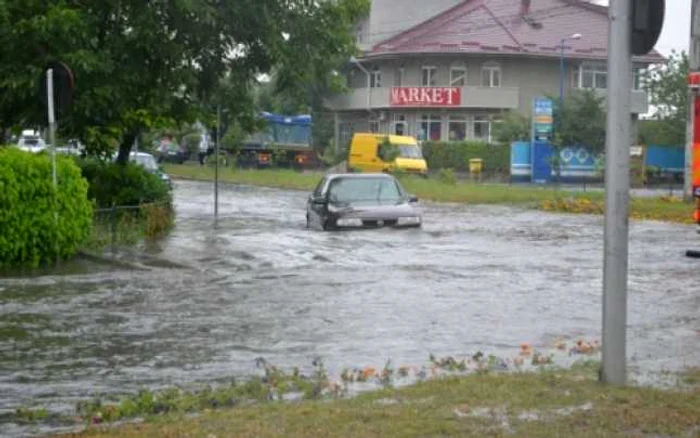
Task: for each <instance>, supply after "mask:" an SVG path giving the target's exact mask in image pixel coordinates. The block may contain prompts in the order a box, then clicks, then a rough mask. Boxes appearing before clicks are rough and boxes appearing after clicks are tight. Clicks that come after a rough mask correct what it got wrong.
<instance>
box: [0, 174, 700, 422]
mask: <svg viewBox="0 0 700 438" xmlns="http://www.w3.org/2000/svg"><path fill="white" fill-rule="evenodd" d="M175 194H176V196H175V197H176V207H177V215H178V216H177V227H176V230H175V231H174V233H173V234H172V235H171V236H170V237H169V238H168V239H166V240H164V241H162V242H160V243H159V244H158V245H155V246H151V247H149V248H148V253H149V254H150V257H151V258H150V259H149V260H151V262H149V263H146V262H143V260H145V259H143V258H142V257H140V256H137V255H125V254H122V259H123V260H126V261H130V262H135V263H137V264H138V265H139V266H140V267H141V269H127V268H126V267H125V266H124V265H119V266H118V267H110V268H106V267H104V266H100V265H99V264H94V265H90V268H89V269H82V270H81V269H74V270H71V272H70V275H55V274H54V275H45V276H42V277H39V278H3V279H0V435H3V434H5V435H7V436H14V435H17V434H21V433H28V432H27V431H28V429H23V428H20V427H18V426H15V425H12V424H10V423H8V420H7V419H8V418H9V417H8V416H7V414H9V413H11V412H13V411H14V409H16V408H17V407H18V406H27V405H33V404H36V403H39V404H42V405H44V406H47V407H48V408H49V409H50V410H52V411H57V412H70V411H71V410H72V408H73V406H74V404H75V402H76V401H78V400H81V399H85V398H89V397H93V396H95V395H105V394H115V393H124V392H130V391H136V390H138V389H139V388H141V387H144V386H145V387H149V388H159V387H163V386H169V385H174V384H180V383H185V382H202V383H203V382H212V381H217V380H220V379H223V378H227V377H231V376H237V375H247V374H251V373H253V372H255V359H256V358H258V357H264V358H265V359H267V361H268V362H269V363H273V364H276V365H279V366H283V367H285V366H288V367H291V366H296V365H308V364H310V363H311V361H312V360H313V359H314V358H315V357H317V356H320V357H322V358H323V360H324V363H325V364H326V366H327V367H328V368H329V369H330V370H331V371H338V370H340V369H341V368H343V367H346V366H347V367H364V366H368V365H371V366H382V365H383V364H384V362H385V361H386V360H387V359H391V360H392V363H393V364H396V365H398V364H408V365H421V364H424V363H425V362H426V360H427V357H428V355H429V354H430V353H433V354H435V355H436V356H444V355H456V356H458V355H467V354H468V355H471V354H473V353H475V352H477V351H483V352H485V353H486V354H496V355H513V354H514V353H515V352H517V350H518V348H519V345H520V344H521V343H522V342H530V343H532V344H533V345H534V347H535V348H542V349H546V348H548V347H549V346H550V345H551V343H552V341H553V340H554V339H555V338H558V337H564V338H567V339H570V340H573V339H578V338H579V337H585V338H594V339H599V338H600V327H601V272H602V254H603V250H602V227H603V221H602V218H600V217H590V216H569V215H552V214H547V213H542V212H537V211H527V210H519V209H514V208H508V207H502V206H462V205H446V204H441V205H438V204H426V205H424V212H425V224H424V228H423V229H422V230H402V231H399V230H370V231H353V232H340V233H323V232H319V231H312V230H307V229H306V228H305V220H304V208H305V201H306V196H307V194H306V193H303V192H295V191H280V190H272V189H260V188H251V187H240V186H222V188H221V193H220V215H221V219H220V221H219V224H218V226H217V227H216V228H215V227H214V226H213V193H212V184H206V183H195V182H177V183H176V189H175ZM630 238H631V241H630V290H629V319H628V322H629V330H628V341H629V348H628V354H629V357H630V364H631V366H632V367H633V369H635V370H637V371H639V372H647V371H658V370H674V369H678V368H682V367H684V366H690V365H694V366H698V365H700V262H698V261H697V260H693V259H687V258H685V257H684V252H685V250H686V249H688V246H689V245H693V244H694V245H695V246H696V247H700V239H698V237H697V236H696V235H695V234H694V229H693V227H687V226H682V225H669V224H662V223H653V222H648V223H633V224H632V226H631V236H630ZM153 257H155V258H156V259H157V262H156V263H153V262H152V258H153ZM3 414H5V415H6V416H5V419H6V420H5V421H4V423H3V420H2V418H3Z"/></svg>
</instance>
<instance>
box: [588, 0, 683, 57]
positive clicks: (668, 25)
mask: <svg viewBox="0 0 700 438" xmlns="http://www.w3.org/2000/svg"><path fill="white" fill-rule="evenodd" d="M600 3H601V4H608V3H609V2H608V1H607V0H601V1H600ZM689 40H690V0H667V1H666V17H665V20H664V30H663V32H662V33H661V37H660V38H659V42H658V43H657V44H656V50H658V51H659V52H661V53H662V54H663V55H669V54H670V53H671V50H673V49H676V50H684V51H686V52H687V51H688V42H689Z"/></svg>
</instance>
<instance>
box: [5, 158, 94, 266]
mask: <svg viewBox="0 0 700 438" xmlns="http://www.w3.org/2000/svg"><path fill="white" fill-rule="evenodd" d="M56 176H57V182H58V185H57V187H54V185H53V178H52V164H51V159H50V157H49V156H48V155H47V154H45V153H41V154H32V153H29V152H23V151H20V150H18V149H15V148H5V149H0V267H2V268H7V267H16V266H21V267H28V268H34V267H38V266H40V265H45V264H51V263H54V262H55V261H56V260H58V259H66V258H69V257H71V256H73V255H75V253H76V252H77V250H78V248H79V247H80V245H81V244H82V243H83V242H84V241H85V239H86V238H87V237H88V235H89V234H90V228H91V225H92V217H93V209H92V205H91V203H90V201H89V200H88V196H87V193H88V183H87V181H85V179H84V178H82V175H81V172H80V169H79V168H78V166H76V165H75V163H74V162H73V160H71V159H70V158H67V157H61V156H59V157H57V158H56Z"/></svg>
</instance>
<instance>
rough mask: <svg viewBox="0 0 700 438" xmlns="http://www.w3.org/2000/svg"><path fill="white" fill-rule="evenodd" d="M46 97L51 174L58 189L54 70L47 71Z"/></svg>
mask: <svg viewBox="0 0 700 438" xmlns="http://www.w3.org/2000/svg"><path fill="white" fill-rule="evenodd" d="M46 96H47V103H48V111H49V141H50V142H51V168H52V170H51V173H52V178H53V186H54V188H56V186H57V185H58V182H57V180H56V113H55V109H54V92H53V69H51V68H50V69H48V70H47V71H46Z"/></svg>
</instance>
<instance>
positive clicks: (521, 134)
mask: <svg viewBox="0 0 700 438" xmlns="http://www.w3.org/2000/svg"><path fill="white" fill-rule="evenodd" d="M530 127H531V121H530V119H529V118H528V117H525V116H524V115H522V114H520V113H519V112H517V111H506V112H505V113H504V114H503V118H502V119H501V121H500V122H498V123H494V124H493V130H494V134H493V135H494V138H495V139H496V141H497V142H498V143H501V144H505V145H509V144H510V143H512V142H514V141H527V140H529V139H530V131H531V128H530Z"/></svg>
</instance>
